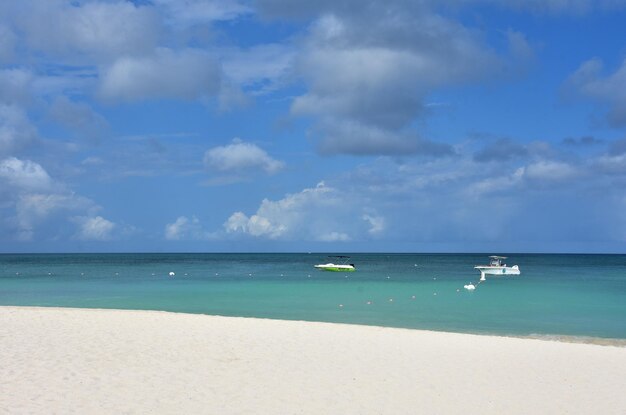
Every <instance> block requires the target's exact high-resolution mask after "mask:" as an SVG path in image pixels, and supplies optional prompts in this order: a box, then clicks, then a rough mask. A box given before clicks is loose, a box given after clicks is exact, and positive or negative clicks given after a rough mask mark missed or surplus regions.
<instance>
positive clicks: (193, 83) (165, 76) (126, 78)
mask: <svg viewBox="0 0 626 415" xmlns="http://www.w3.org/2000/svg"><path fill="white" fill-rule="evenodd" d="M219 86H220V68H219V65H218V63H217V61H216V59H215V57H214V56H212V55H211V54H209V53H207V52H205V51H201V50H195V49H185V50H182V51H174V50H171V49H166V48H159V49H157V50H156V52H155V53H154V54H151V55H144V56H126V57H122V58H119V59H117V60H116V61H115V62H114V63H113V64H112V65H111V66H110V67H108V68H106V69H105V70H104V73H103V75H102V82H101V85H100V89H99V93H100V96H101V97H102V98H104V99H107V100H119V101H136V100H143V99H151V98H175V99H182V100H194V99H200V98H206V97H210V96H213V95H215V94H216V93H218V92H219Z"/></svg>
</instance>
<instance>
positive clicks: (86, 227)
mask: <svg viewBox="0 0 626 415" xmlns="http://www.w3.org/2000/svg"><path fill="white" fill-rule="evenodd" d="M73 221H74V222H75V223H76V224H77V225H78V232H77V233H76V234H75V235H74V236H75V238H77V239H81V240H84V241H108V240H110V239H112V236H113V235H112V234H113V231H114V229H115V228H116V225H115V223H113V222H111V221H109V220H106V219H104V218H103V217H102V216H95V217H85V216H76V217H74V218H73Z"/></svg>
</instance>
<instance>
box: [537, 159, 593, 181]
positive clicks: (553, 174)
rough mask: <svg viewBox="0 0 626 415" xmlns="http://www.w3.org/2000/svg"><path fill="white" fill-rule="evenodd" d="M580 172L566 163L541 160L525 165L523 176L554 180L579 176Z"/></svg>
mask: <svg viewBox="0 0 626 415" xmlns="http://www.w3.org/2000/svg"><path fill="white" fill-rule="evenodd" d="M581 174H582V172H581V171H580V170H579V169H577V168H575V167H574V166H571V165H569V164H567V163H563V162H560V161H551V160H542V161H538V162H536V163H533V164H530V165H528V166H527V167H526V171H525V177H526V178H527V179H530V180H536V181H543V182H556V181H563V180H571V179H574V178H576V177H578V176H580V175H581Z"/></svg>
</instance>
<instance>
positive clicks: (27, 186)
mask: <svg viewBox="0 0 626 415" xmlns="http://www.w3.org/2000/svg"><path fill="white" fill-rule="evenodd" d="M0 179H2V180H3V181H4V182H5V183H6V184H8V185H9V186H13V187H15V188H18V189H20V190H27V191H38V190H48V189H50V188H51V187H52V179H51V178H50V176H49V175H48V173H47V172H46V171H45V170H44V169H43V168H42V167H41V166H40V165H39V164H37V163H35V162H32V161H30V160H20V159H18V158H15V157H9V158H6V159H4V160H2V161H0Z"/></svg>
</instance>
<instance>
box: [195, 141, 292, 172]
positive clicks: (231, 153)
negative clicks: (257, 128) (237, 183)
mask: <svg viewBox="0 0 626 415" xmlns="http://www.w3.org/2000/svg"><path fill="white" fill-rule="evenodd" d="M204 165H205V166H206V167H207V168H208V169H209V170H212V171H216V172H219V173H229V174H236V175H238V174H247V173H250V172H258V171H262V172H265V173H267V174H274V173H277V172H278V171H280V170H281V169H283V168H284V166H285V163H284V162H282V161H279V160H276V159H274V158H272V157H271V156H270V155H268V154H267V152H266V151H265V150H263V149H262V148H260V147H258V146H257V145H256V144H252V143H246V142H243V141H241V140H239V139H235V140H233V142H232V144H228V145H226V146H218V147H214V148H211V149H209V150H207V151H206V152H205V153H204Z"/></svg>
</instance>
